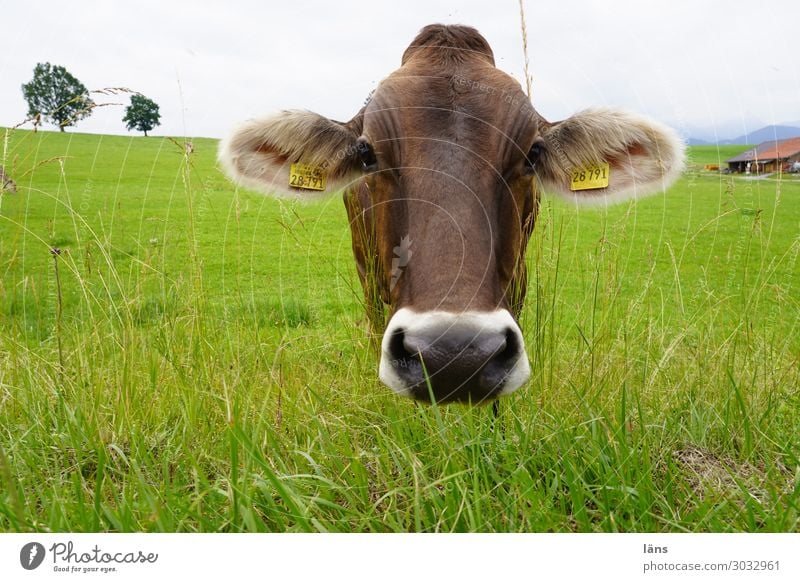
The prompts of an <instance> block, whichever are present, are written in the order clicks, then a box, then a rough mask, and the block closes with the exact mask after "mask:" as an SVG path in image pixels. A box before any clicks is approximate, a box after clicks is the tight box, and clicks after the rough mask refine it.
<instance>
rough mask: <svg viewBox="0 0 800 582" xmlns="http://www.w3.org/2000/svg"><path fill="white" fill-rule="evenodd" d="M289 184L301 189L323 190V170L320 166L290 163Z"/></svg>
mask: <svg viewBox="0 0 800 582" xmlns="http://www.w3.org/2000/svg"><path fill="white" fill-rule="evenodd" d="M289 186H290V187H291V188H299V189H301V190H325V172H324V171H323V169H322V167H320V166H312V165H311V164H301V163H297V164H292V165H291V167H290V168H289Z"/></svg>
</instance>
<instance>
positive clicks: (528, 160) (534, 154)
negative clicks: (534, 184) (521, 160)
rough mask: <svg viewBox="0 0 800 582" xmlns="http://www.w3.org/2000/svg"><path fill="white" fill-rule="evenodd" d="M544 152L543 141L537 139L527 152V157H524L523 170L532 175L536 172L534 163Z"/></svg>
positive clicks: (539, 138)
mask: <svg viewBox="0 0 800 582" xmlns="http://www.w3.org/2000/svg"><path fill="white" fill-rule="evenodd" d="M544 150H545V143H544V139H543V138H541V137H537V138H536V140H535V141H534V142H533V145H532V146H531V149H530V150H528V155H527V156H525V169H526V170H528V172H530V173H533V172H534V171H535V170H536V163H537V162H538V161H539V158H541V157H542V153H543V152H544Z"/></svg>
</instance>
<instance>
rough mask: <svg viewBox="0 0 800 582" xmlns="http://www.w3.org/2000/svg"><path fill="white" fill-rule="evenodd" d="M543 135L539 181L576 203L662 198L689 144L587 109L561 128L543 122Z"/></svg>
mask: <svg viewBox="0 0 800 582" xmlns="http://www.w3.org/2000/svg"><path fill="white" fill-rule="evenodd" d="M539 131H540V135H541V137H542V139H543V142H539V143H540V144H541V147H539V149H538V154H537V159H536V160H535V161H534V171H535V172H536V175H537V176H538V178H539V180H540V182H541V183H542V186H543V188H544V190H545V191H546V192H547V191H549V192H552V193H555V194H560V195H562V196H565V197H567V198H569V199H572V200H574V201H575V202H589V203H592V202H594V203H601V204H602V203H611V202H618V201H621V200H626V199H628V198H637V197H640V196H646V195H648V194H653V193H655V192H662V191H663V190H666V189H667V188H668V187H669V186H670V185H671V184H672V183H673V182H674V181H675V180H676V179H678V177H679V176H680V175H681V172H682V171H683V168H684V161H685V154H684V149H685V148H684V144H683V141H682V140H681V139H680V137H678V135H677V134H676V133H675V131H674V130H672V129H670V128H669V127H667V126H665V125H662V124H661V123H658V122H656V121H653V120H651V119H648V118H646V117H641V116H639V115H635V114H632V113H628V112H626V111H620V110H616V109H588V110H586V111H582V112H580V113H577V114H575V115H573V116H572V117H570V118H568V119H565V120H564V121H559V122H556V123H548V122H545V121H544V120H542V121H541V122H540V129H539ZM606 180H607V182H606Z"/></svg>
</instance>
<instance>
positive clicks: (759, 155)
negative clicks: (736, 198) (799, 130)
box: [728, 137, 800, 174]
mask: <svg viewBox="0 0 800 582" xmlns="http://www.w3.org/2000/svg"><path fill="white" fill-rule="evenodd" d="M795 162H800V137H793V138H790V139H784V140H780V141H775V140H770V141H765V142H764V143H762V144H759V145H758V146H756V147H754V148H753V149H749V150H747V151H746V152H742V153H741V154H739V155H736V156H733V157H732V158H731V159H729V160H728V169H729V170H730V171H731V172H751V173H753V174H761V173H765V172H777V171H778V170H779V169H780V170H785V169H787V167H788V166H790V165H791V164H793V163H795Z"/></svg>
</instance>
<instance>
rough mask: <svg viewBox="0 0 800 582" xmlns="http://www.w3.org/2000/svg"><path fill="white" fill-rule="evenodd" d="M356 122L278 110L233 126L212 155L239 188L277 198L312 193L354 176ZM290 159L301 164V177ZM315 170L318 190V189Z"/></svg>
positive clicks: (356, 170) (328, 190)
mask: <svg viewBox="0 0 800 582" xmlns="http://www.w3.org/2000/svg"><path fill="white" fill-rule="evenodd" d="M359 125H360V124H359V123H357V119H354V120H353V121H351V122H349V123H340V122H338V121H333V120H331V119H328V118H327V117H323V116H321V115H318V114H316V113H312V112H310V111H282V112H280V113H277V114H275V115H272V116H270V117H266V118H263V119H256V120H251V121H247V122H245V123H243V124H242V125H240V126H239V127H237V128H236V129H235V130H234V131H233V132H232V133H231V135H229V136H228V137H227V138H225V139H223V140H222V141H221V142H220V144H219V151H218V159H219V161H220V164H221V165H222V167H223V169H224V170H225V173H226V174H227V175H228V176H229V177H230V178H231V179H232V180H233V181H234V182H236V183H237V184H240V185H241V186H244V187H245V188H250V189H252V190H257V191H259V192H263V193H265V194H269V195H271V196H277V197H282V198H304V199H309V198H317V197H320V196H324V195H326V194H328V193H331V192H334V191H336V190H339V189H341V188H343V187H345V186H346V185H347V184H348V183H349V182H350V181H352V180H353V179H354V178H356V177H357V176H358V175H359V168H360V165H359V163H358V153H357V149H356V140H357V138H358V135H359V133H360V127H358V126H359ZM292 164H304V165H305V171H306V173H305V176H306V177H305V178H301V177H299V176H298V174H297V173H294V175H292V172H291V169H292ZM301 175H302V174H301ZM312 175H313V176H316V177H317V178H313V177H312ZM320 175H321V176H322V177H323V179H324V190H319V189H318V188H319V186H320V185H321V182H320V181H319V176H320ZM292 182H293V183H292Z"/></svg>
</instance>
